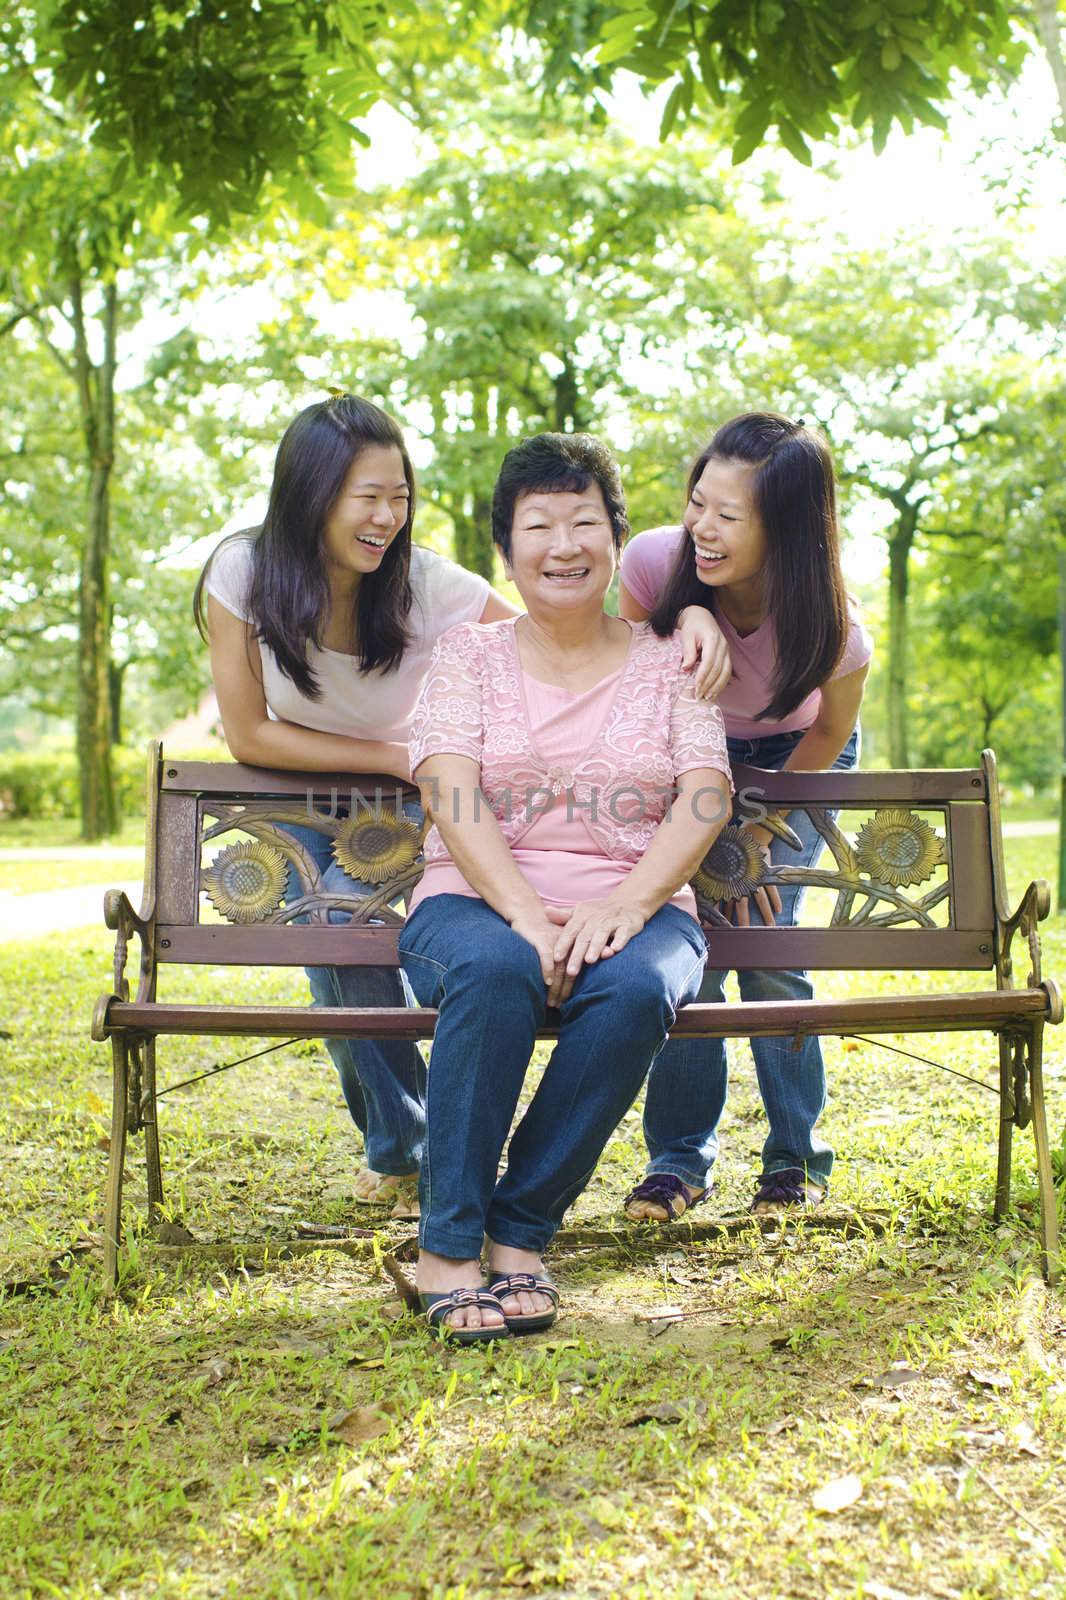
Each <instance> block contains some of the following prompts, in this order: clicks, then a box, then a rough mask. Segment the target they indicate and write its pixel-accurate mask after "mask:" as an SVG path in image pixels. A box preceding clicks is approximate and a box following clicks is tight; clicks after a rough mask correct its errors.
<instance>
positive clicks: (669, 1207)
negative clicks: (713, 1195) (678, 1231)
mask: <svg viewBox="0 0 1066 1600" xmlns="http://www.w3.org/2000/svg"><path fill="white" fill-rule="evenodd" d="M708 1193H709V1191H708V1190H707V1189H704V1191H703V1193H702V1194H698V1195H696V1196H694V1197H693V1198H692V1199H691V1200H690V1199H689V1195H688V1185H687V1184H686V1183H684V1182H683V1181H682V1180H681V1179H680V1178H675V1177H674V1175H673V1173H672V1172H653V1173H652V1174H651V1175H650V1177H647V1178H645V1179H644V1180H643V1182H642V1183H638V1184H637V1186H636V1188H635V1189H630V1191H629V1193H628V1194H627V1195H626V1197H625V1199H624V1200H623V1201H622V1206H623V1208H624V1210H625V1214H626V1216H627V1217H628V1218H629V1221H630V1222H659V1221H660V1218H658V1217H630V1216H629V1207H630V1206H631V1205H632V1203H633V1201H634V1200H636V1201H648V1202H650V1204H651V1205H653V1206H662V1208H663V1210H664V1211H665V1212H666V1220H667V1221H668V1222H676V1221H677V1220H678V1218H679V1217H680V1216H682V1215H683V1214H684V1212H686V1211H689V1210H691V1208H692V1207H693V1206H697V1205H699V1203H700V1201H701V1200H705V1199H706V1198H707V1195H708ZM679 1200H680V1201H682V1207H681V1211H678V1210H677V1202H678V1201H679Z"/></svg>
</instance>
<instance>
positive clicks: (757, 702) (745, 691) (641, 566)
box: [622, 527, 874, 739]
mask: <svg viewBox="0 0 1066 1600" xmlns="http://www.w3.org/2000/svg"><path fill="white" fill-rule="evenodd" d="M687 540H688V534H687V533H686V532H685V530H684V528H678V527H670V528H650V529H649V530H648V532H647V533H641V534H638V535H637V536H636V538H634V539H631V540H630V541H629V543H628V544H627V545H626V548H625V550H624V552H623V554H622V582H623V583H624V584H625V586H626V588H627V589H628V590H629V592H630V594H631V595H632V596H633V599H634V600H635V601H636V602H637V604H638V605H641V606H643V607H644V608H645V609H646V610H647V611H651V610H653V609H654V607H655V606H656V604H657V603H658V599H659V596H660V595H661V594H662V592H663V589H664V588H665V587H666V580H667V578H668V577H669V574H670V571H671V569H672V567H673V564H674V561H675V559H676V557H677V552H678V548H679V546H680V545H681V544H682V543H683V542H686V541H687ZM714 620H715V621H716V622H717V624H718V626H719V627H720V628H721V630H722V633H723V634H724V635H725V642H726V644H727V645H728V646H729V654H730V655H731V656H732V658H733V676H732V678H731V679H730V681H729V683H728V684H727V685H726V687H725V688H724V689H723V691H722V693H721V694H720V695H719V697H718V704H719V705H720V706H721V708H722V715H723V716H724V717H725V727H726V732H727V733H728V734H729V736H730V738H733V739H765V738H767V737H768V736H769V735H771V734H775V733H794V732H797V731H799V730H801V729H803V728H809V727H810V725H811V723H812V722H813V721H814V719H815V717H816V716H817V715H818V707H819V706H820V705H821V702H822V695H821V690H819V689H815V690H813V691H812V693H811V694H809V695H808V696H807V698H806V700H803V701H801V702H800V704H799V705H798V706H797V707H796V709H795V710H794V711H792V712H790V713H789V715H788V716H787V717H782V719H781V720H780V722H766V721H763V722H758V721H756V713H757V712H759V711H761V710H762V708H763V706H764V705H766V704H767V703H768V702H769V700H770V697H771V685H772V683H773V676H774V671H775V669H776V666H777V650H776V643H775V638H774V625H773V623H772V622H771V621H770V620H769V619H767V620H766V621H765V622H763V623H760V625H759V627H757V628H756V629H755V632H754V633H749V634H745V635H743V636H741V635H740V634H739V633H738V632H737V630H736V629H735V628H734V627H733V624H732V623H731V622H730V621H729V619H728V617H725V616H723V615H722V613H721V611H716V612H715V614H714ZM873 648H874V647H873V640H872V639H871V637H870V635H869V633H868V632H867V630H866V628H865V627H864V626H863V622H862V619H861V617H860V616H859V613H858V610H857V608H856V607H855V606H854V605H853V604H852V602H851V601H850V600H849V601H848V637H847V641H846V643H845V645H844V654H843V655H842V656H841V658H840V661H839V663H838V665H837V667H836V670H835V671H834V672H833V673H832V677H833V678H843V677H846V675H847V674H848V673H849V672H856V671H857V670H858V669H859V667H863V666H865V665H866V663H867V662H868V661H869V659H870V657H871V656H872V655H873Z"/></svg>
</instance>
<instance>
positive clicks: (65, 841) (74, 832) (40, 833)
mask: <svg viewBox="0 0 1066 1600" xmlns="http://www.w3.org/2000/svg"><path fill="white" fill-rule="evenodd" d="M84 842H85V841H84V840H83V839H82V837H81V834H80V831H79V823H78V820H77V818H76V817H44V818H38V817H0V849H3V850H11V849H21V848H22V847H23V846H24V845H36V846H42V845H62V846H66V845H81V844H84ZM143 844H144V818H143V817H139V816H136V817H126V818H124V820H123V822H122V826H121V828H120V829H119V831H118V833H116V834H113V835H112V837H111V838H110V839H108V840H106V841H105V845H104V848H105V849H106V847H107V846H113V845H130V846H135V845H143Z"/></svg>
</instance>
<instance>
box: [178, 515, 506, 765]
mask: <svg viewBox="0 0 1066 1600" xmlns="http://www.w3.org/2000/svg"><path fill="white" fill-rule="evenodd" d="M251 583H252V540H251V539H231V540H229V541H228V542H227V543H226V544H224V545H223V546H222V547H221V548H220V549H219V551H218V553H217V554H216V556H215V558H214V560H213V561H212V563H211V568H210V571H209V572H208V575H207V592H208V594H210V595H213V596H214V598H215V599H216V600H217V601H218V602H219V604H220V605H223V606H225V608H226V610H227V611H231V612H232V613H233V615H234V616H235V617H240V618H241V620H242V621H243V622H249V621H250V620H251V618H250V616H249V612H248V594H249V591H250V589H251ZM411 590H412V593H413V596H414V600H413V603H412V606H411V610H410V612H409V613H408V617H407V627H408V635H409V638H410V643H409V644H408V646H407V649H406V650H405V651H404V654H403V660H402V661H401V662H400V665H399V666H398V667H396V668H394V669H393V671H391V672H381V671H377V670H375V671H373V672H363V671H361V670H360V668H359V666H358V664H357V661H356V658H355V657H354V656H350V655H345V654H344V653H343V652H342V651H340V650H323V649H320V648H319V647H318V646H317V645H314V644H311V643H309V644H308V647H307V662H308V665H309V666H310V668H311V670H312V671H313V672H314V674H315V676H316V678H317V679H318V683H319V687H320V688H321V691H322V692H321V694H320V696H319V698H318V699H317V700H311V699H309V698H308V696H307V695H305V694H301V692H300V690H299V689H297V687H296V685H295V684H294V683H293V681H292V679H291V678H287V677H286V676H285V674H284V673H283V672H282V671H281V669H280V667H279V666H278V663H277V660H276V659H275V656H274V652H273V651H272V650H271V649H270V648H269V646H267V645H266V644H264V643H263V642H262V641H260V643H259V656H260V660H261V661H262V667H263V690H264V693H265V695H266V703H267V711H268V713H269V715H270V716H271V717H273V718H274V719H275V720H276V721H281V722H295V723H297V724H298V725H299V726H300V727H303V728H315V729H316V730H317V731H318V732H320V733H339V734H343V735H345V736H346V737H347V738H350V739H378V740H381V741H383V742H386V743H390V744H392V743H396V744H400V743H406V740H407V736H408V733H409V732H410V728H411V718H412V717H413V715H414V709H415V702H416V701H417V699H418V693H419V690H420V689H421V687H422V680H423V678H424V677H425V675H426V671H427V669H428V667H429V658H430V656H431V654H432V652H433V646H434V644H435V643H436V641H437V640H438V639H439V638H440V635H441V634H442V633H444V632H445V631H446V630H447V629H448V628H452V627H454V626H455V625H456V624H457V623H460V622H477V620H478V619H479V617H480V616H481V613H482V612H483V611H484V609H485V603H486V601H487V599H488V596H489V592H490V591H489V585H488V583H487V582H486V580H485V579H484V578H479V577H478V576H477V575H476V574H475V573H473V572H467V571H466V570H465V568H463V567H459V566H456V564H455V562H454V561H448V560H447V559H446V558H445V557H444V556H438V555H436V554H435V553H434V552H433V551H432V550H423V549H421V548H420V547H419V546H418V545H415V546H414V548H413V549H412V551H411Z"/></svg>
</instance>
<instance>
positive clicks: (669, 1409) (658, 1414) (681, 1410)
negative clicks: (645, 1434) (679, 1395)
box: [626, 1400, 707, 1428]
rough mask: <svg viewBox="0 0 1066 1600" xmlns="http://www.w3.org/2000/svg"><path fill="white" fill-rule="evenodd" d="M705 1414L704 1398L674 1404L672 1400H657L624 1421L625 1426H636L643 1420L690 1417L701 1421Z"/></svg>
mask: <svg viewBox="0 0 1066 1600" xmlns="http://www.w3.org/2000/svg"><path fill="white" fill-rule="evenodd" d="M706 1415H707V1402H706V1400H692V1401H683V1402H682V1403H681V1404H680V1405H675V1403H674V1402H673V1401H672V1400H659V1401H657V1402H656V1404H655V1405H651V1406H645V1407H644V1409H643V1411H638V1412H637V1413H636V1415H635V1416H632V1417H630V1419H629V1421H628V1422H627V1423H626V1427H627V1428H638V1427H640V1426H641V1425H642V1424H643V1423H645V1422H667V1423H672V1422H685V1421H687V1420H688V1419H689V1418H690V1417H695V1418H697V1419H699V1420H700V1421H702V1419H703V1418H704V1417H705V1416H706Z"/></svg>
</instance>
